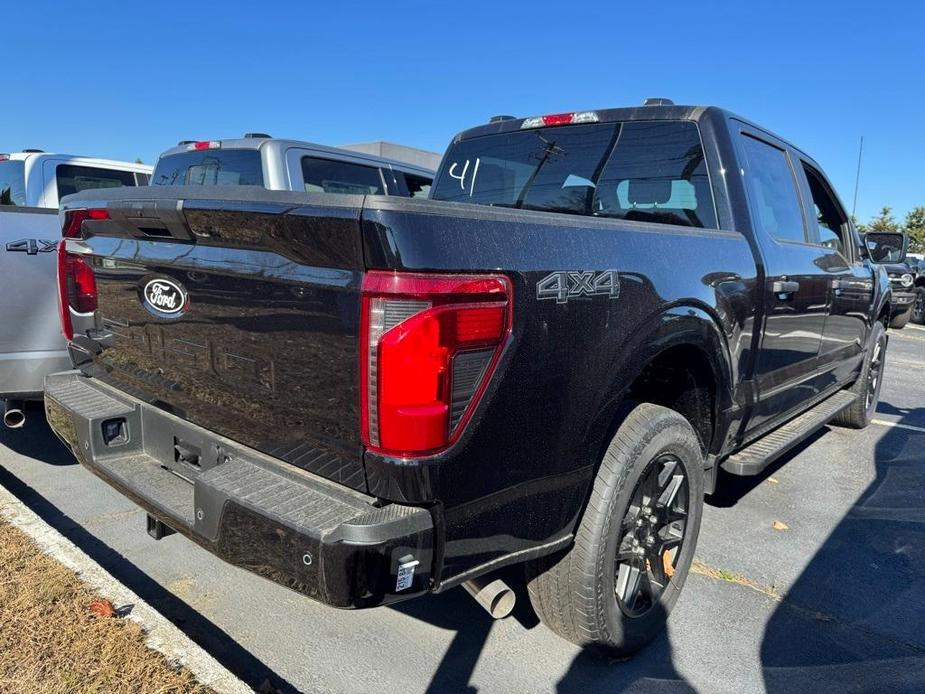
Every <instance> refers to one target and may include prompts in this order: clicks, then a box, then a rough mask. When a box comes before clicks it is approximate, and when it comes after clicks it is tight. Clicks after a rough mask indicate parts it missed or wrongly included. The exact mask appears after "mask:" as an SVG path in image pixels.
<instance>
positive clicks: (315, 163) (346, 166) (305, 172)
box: [302, 157, 385, 195]
mask: <svg viewBox="0 0 925 694" xmlns="http://www.w3.org/2000/svg"><path fill="white" fill-rule="evenodd" d="M302 179H303V181H304V183H305V192H306V193H342V194H344V193H352V194H354V195H384V194H385V185H384V184H383V182H382V174H381V173H380V171H379V169H378V168H376V167H374V166H363V165H362V164H354V163H352V162H346V161H337V160H335V159H320V158H317V157H302Z"/></svg>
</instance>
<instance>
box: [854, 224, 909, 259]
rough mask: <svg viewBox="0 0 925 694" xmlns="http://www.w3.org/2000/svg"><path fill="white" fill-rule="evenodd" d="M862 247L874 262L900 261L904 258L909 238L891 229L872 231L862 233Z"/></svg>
mask: <svg viewBox="0 0 925 694" xmlns="http://www.w3.org/2000/svg"><path fill="white" fill-rule="evenodd" d="M863 239H864V247H865V248H866V249H867V255H868V256H869V257H870V259H871V262H874V263H901V262H903V261H904V260H905V259H906V249H907V248H908V247H909V239H908V238H906V235H905V234H901V233H898V232H892V231H872V232H869V233H867V234H864V236H863Z"/></svg>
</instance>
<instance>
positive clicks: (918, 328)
mask: <svg viewBox="0 0 925 694" xmlns="http://www.w3.org/2000/svg"><path fill="white" fill-rule="evenodd" d="M906 330H919V331H921V332H923V333H925V327H923V326H921V325H907V326H906Z"/></svg>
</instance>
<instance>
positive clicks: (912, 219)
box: [857, 206, 925, 253]
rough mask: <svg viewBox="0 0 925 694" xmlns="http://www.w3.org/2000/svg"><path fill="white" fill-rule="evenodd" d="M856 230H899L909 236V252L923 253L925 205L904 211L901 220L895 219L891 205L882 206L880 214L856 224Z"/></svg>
mask: <svg viewBox="0 0 925 694" xmlns="http://www.w3.org/2000/svg"><path fill="white" fill-rule="evenodd" d="M857 228H858V231H860V232H861V233H862V234H866V233H867V232H869V231H892V232H896V231H901V232H903V233H904V234H906V235H907V236H908V237H909V252H910V253H925V207H923V206H919V207H913V208H912V209H911V210H909V212H907V213H906V218H905V219H904V220H903V221H902V222H898V221H896V218H895V217H894V216H893V208H892V207H884V208H883V209H881V210H880V214H878V215H876V216H875V217H873V218H871V220H870V221H869V222H867V224H858V225H857Z"/></svg>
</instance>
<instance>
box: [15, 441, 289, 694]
mask: <svg viewBox="0 0 925 694" xmlns="http://www.w3.org/2000/svg"><path fill="white" fill-rule="evenodd" d="M48 436H49V437H50V438H52V439H54V436H53V435H52V434H51V433H50V432H49V433H48ZM54 441H55V443H57V439H54ZM2 442H3V443H4V444H6V445H9V443H8V441H7V438H4V439H3V441H2ZM61 449H62V452H65V453H66V451H64V447H63V446H61ZM26 455H32V454H31V453H26ZM67 455H70V453H67ZM43 460H44V458H43ZM0 486H3V487H5V488H6V489H7V490H9V491H10V493H12V494H14V495H15V496H16V497H17V498H18V499H19V500H20V501H22V502H23V503H24V504H26V505H27V506H28V507H29V508H30V509H32V510H33V511H34V512H35V513H37V514H38V515H39V516H41V518H42V519H43V520H44V521H45V522H46V523H48V524H49V525H50V526H52V527H53V528H54V529H55V530H57V531H58V532H59V533H61V534H62V535H64V536H65V537H66V538H67V539H68V540H70V541H71V542H73V543H74V544H75V545H77V546H78V547H79V548H80V549H81V550H83V551H84V552H85V553H86V554H87V555H89V556H90V557H91V558H92V559H93V560H94V561H96V562H97V563H98V564H100V565H101V566H102V567H103V568H105V569H106V570H107V571H108V572H109V573H111V574H112V575H113V576H115V577H116V579H118V580H119V581H121V582H122V583H123V584H124V585H125V586H127V587H128V588H129V589H131V590H132V591H134V592H135V593H136V594H138V595H139V596H140V597H141V598H143V599H144V600H145V601H147V602H148V603H149V604H150V605H151V606H152V607H154V608H155V609H156V610H157V611H158V612H160V613H161V614H162V615H164V616H165V617H166V618H167V619H169V620H170V621H171V622H173V623H174V624H176V625H177V626H178V627H179V628H180V629H181V630H182V631H183V632H184V633H185V634H186V635H187V636H189V637H190V638H191V639H192V640H193V641H195V642H196V643H197V644H199V645H200V646H201V647H202V648H204V649H205V650H206V651H208V652H209V654H210V655H212V657H213V658H215V659H216V660H218V661H219V662H220V663H221V664H222V665H224V666H225V667H226V668H228V669H229V670H230V671H231V672H233V673H234V674H235V675H237V676H238V677H240V678H241V679H242V680H244V682H246V683H247V684H248V685H250V686H251V687H254V688H259V687H261V685H263V684H264V683H265V682H266V681H269V683H270V684H271V685H272V686H273V687H275V688H276V689H278V690H279V691H280V692H285V693H288V692H297V691H299V690H298V689H297V688H296V687H294V686H293V685H291V684H290V683H289V682H287V681H286V680H284V679H283V678H281V677H280V676H279V675H277V674H276V673H275V672H273V671H272V670H271V669H270V668H269V667H267V666H266V665H265V664H264V663H263V662H262V661H260V660H259V659H257V658H256V657H254V656H253V655H252V654H251V653H250V652H249V651H248V650H247V649H245V648H243V647H242V646H241V645H240V644H239V643H238V642H237V641H235V640H234V639H233V638H232V637H231V636H229V635H228V634H227V633H226V632H225V631H224V630H222V629H221V628H220V627H218V626H217V625H215V624H214V623H212V622H211V621H209V620H208V619H207V618H206V617H204V616H203V615H202V614H200V613H199V612H197V611H196V610H195V609H193V608H192V607H190V606H189V605H188V604H186V603H185V602H183V601H182V600H180V599H179V598H178V597H177V596H175V595H174V594H173V593H171V592H170V591H168V590H166V589H165V588H163V587H162V586H161V585H160V584H159V583H157V582H156V581H154V580H153V579H151V578H150V577H149V576H148V575H147V574H146V573H144V572H143V571H141V570H140V569H139V568H138V567H137V566H135V565H134V564H133V563H132V562H130V561H129V560H128V559H126V558H125V557H124V556H122V555H121V554H119V553H118V552H116V551H115V550H113V549H112V548H111V547H109V546H108V545H107V544H105V543H103V542H101V541H100V540H99V539H98V538H96V537H95V536H94V535H92V534H91V533H89V532H87V531H86V530H85V529H84V528H83V527H82V526H81V525H79V524H77V523H76V522H74V520H72V519H71V518H70V517H69V516H67V515H65V514H64V513H62V512H61V511H60V510H59V509H58V507H57V506H55V505H54V504H52V503H51V502H49V501H48V500H47V499H46V498H45V497H43V496H42V495H40V494H39V493H38V492H37V491H35V490H34V489H33V488H32V487H29V486H28V485H26V484H25V483H23V482H21V481H20V480H19V479H18V478H16V477H15V476H13V475H12V474H10V472H9V471H7V470H6V469H5V468H3V467H2V466H0Z"/></svg>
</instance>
